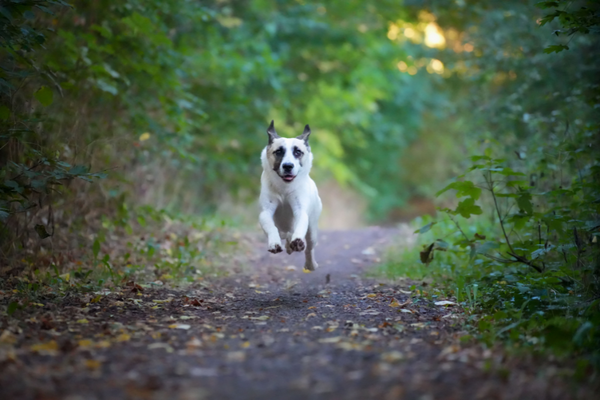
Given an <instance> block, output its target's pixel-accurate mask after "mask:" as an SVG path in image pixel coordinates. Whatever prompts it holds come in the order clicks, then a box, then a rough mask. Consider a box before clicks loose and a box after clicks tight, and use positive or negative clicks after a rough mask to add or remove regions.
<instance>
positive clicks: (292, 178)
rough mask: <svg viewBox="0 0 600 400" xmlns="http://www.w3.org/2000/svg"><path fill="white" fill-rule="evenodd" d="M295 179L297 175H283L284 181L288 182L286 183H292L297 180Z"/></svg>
mask: <svg viewBox="0 0 600 400" xmlns="http://www.w3.org/2000/svg"><path fill="white" fill-rule="evenodd" d="M295 177H296V176H295V175H292V174H286V175H283V176H282V177H281V179H283V180H284V181H286V182H291V181H293V180H294V178H295Z"/></svg>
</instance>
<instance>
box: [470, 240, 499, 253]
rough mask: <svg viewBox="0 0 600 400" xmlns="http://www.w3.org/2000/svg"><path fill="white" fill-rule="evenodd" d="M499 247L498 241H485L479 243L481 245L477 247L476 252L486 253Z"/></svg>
mask: <svg viewBox="0 0 600 400" xmlns="http://www.w3.org/2000/svg"><path fill="white" fill-rule="evenodd" d="M499 247H500V245H499V244H498V243H496V242H485V243H484V244H482V245H479V246H477V247H476V252H477V253H478V254H485V253H487V252H488V251H490V250H493V249H497V248H499Z"/></svg>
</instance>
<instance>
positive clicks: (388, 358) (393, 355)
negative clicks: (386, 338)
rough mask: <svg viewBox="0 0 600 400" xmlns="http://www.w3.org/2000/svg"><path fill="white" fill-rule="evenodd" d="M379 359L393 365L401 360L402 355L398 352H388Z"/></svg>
mask: <svg viewBox="0 0 600 400" xmlns="http://www.w3.org/2000/svg"><path fill="white" fill-rule="evenodd" d="M381 359H382V360H383V361H385V362H388V363H394V362H398V361H401V360H403V359H404V355H403V354H402V353H400V352H399V351H390V352H389V353H383V354H382V355H381Z"/></svg>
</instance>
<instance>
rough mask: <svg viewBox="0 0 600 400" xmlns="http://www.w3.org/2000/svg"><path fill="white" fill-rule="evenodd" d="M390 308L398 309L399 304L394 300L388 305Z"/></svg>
mask: <svg viewBox="0 0 600 400" xmlns="http://www.w3.org/2000/svg"><path fill="white" fill-rule="evenodd" d="M390 307H394V308H396V307H400V303H399V302H398V300H396V299H394V300H392V302H391V303H390Z"/></svg>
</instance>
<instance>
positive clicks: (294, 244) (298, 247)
mask: <svg viewBox="0 0 600 400" xmlns="http://www.w3.org/2000/svg"><path fill="white" fill-rule="evenodd" d="M294 222H295V223H296V226H295V227H294V233H293V234H292V240H291V242H290V248H291V249H292V250H293V251H302V250H304V248H305V243H304V238H305V237H306V231H307V230H308V214H306V212H305V211H304V210H294Z"/></svg>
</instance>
